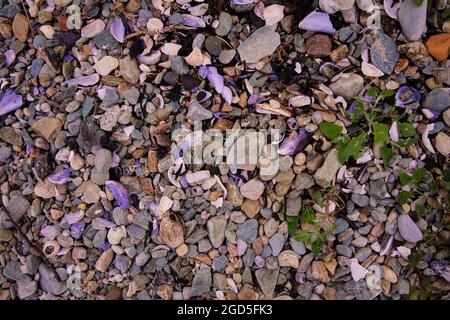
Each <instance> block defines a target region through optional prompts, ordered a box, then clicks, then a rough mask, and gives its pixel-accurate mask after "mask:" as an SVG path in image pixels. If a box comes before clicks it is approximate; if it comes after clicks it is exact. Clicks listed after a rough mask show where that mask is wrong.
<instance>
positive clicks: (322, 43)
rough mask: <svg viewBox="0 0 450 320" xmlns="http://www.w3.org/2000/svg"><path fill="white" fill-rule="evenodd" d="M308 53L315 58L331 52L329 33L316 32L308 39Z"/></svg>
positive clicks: (325, 55)
mask: <svg viewBox="0 0 450 320" xmlns="http://www.w3.org/2000/svg"><path fill="white" fill-rule="evenodd" d="M306 53H308V54H309V55H310V56H311V57H314V58H323V57H327V56H329V55H330V53H331V40H330V38H329V37H328V36H327V35H324V34H315V35H313V36H312V37H309V38H308V39H307V40H306Z"/></svg>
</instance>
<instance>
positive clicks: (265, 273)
mask: <svg viewBox="0 0 450 320" xmlns="http://www.w3.org/2000/svg"><path fill="white" fill-rule="evenodd" d="M279 271H280V269H279V268H276V269H274V270H268V269H266V268H263V269H258V270H256V272H255V276H256V281H258V284H259V286H260V287H261V290H262V292H263V293H264V295H265V296H266V297H272V295H273V293H274V291H275V286H276V285H277V281H278V274H279Z"/></svg>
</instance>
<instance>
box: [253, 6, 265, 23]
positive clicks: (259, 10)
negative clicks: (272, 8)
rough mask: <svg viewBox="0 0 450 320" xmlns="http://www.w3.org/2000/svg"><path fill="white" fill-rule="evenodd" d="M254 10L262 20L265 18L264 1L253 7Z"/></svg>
mask: <svg viewBox="0 0 450 320" xmlns="http://www.w3.org/2000/svg"><path fill="white" fill-rule="evenodd" d="M253 12H254V13H255V14H256V15H257V16H258V17H259V18H261V19H262V20H264V3H262V2H258V3H257V4H256V6H255V8H254V9H253Z"/></svg>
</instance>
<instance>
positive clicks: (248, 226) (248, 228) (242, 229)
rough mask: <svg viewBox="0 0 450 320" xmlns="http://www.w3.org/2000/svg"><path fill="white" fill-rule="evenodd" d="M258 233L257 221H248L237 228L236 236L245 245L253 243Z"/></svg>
mask: <svg viewBox="0 0 450 320" xmlns="http://www.w3.org/2000/svg"><path fill="white" fill-rule="evenodd" d="M257 233H258V221H257V220H255V219H249V220H247V221H245V222H244V223H243V224H241V225H240V226H239V228H238V229H237V231H236V236H237V237H238V238H239V239H241V240H244V241H245V242H247V243H252V242H253V241H255V239H256V236H257Z"/></svg>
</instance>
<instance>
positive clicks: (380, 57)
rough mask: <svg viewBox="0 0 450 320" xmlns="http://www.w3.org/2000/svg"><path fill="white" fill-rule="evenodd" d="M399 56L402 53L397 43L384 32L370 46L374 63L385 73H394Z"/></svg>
mask: <svg viewBox="0 0 450 320" xmlns="http://www.w3.org/2000/svg"><path fill="white" fill-rule="evenodd" d="M399 57H400V54H399V52H398V49H397V44H396V43H395V41H394V40H393V39H392V38H390V37H389V36H388V35H386V34H384V33H381V34H380V35H379V37H378V38H377V39H376V40H375V42H374V43H373V44H372V47H371V48H370V59H371V61H372V64H373V65H374V66H375V67H377V68H378V69H380V70H381V71H383V72H384V73H385V74H391V73H392V70H394V67H395V64H396V63H397V61H398V59H399Z"/></svg>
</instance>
